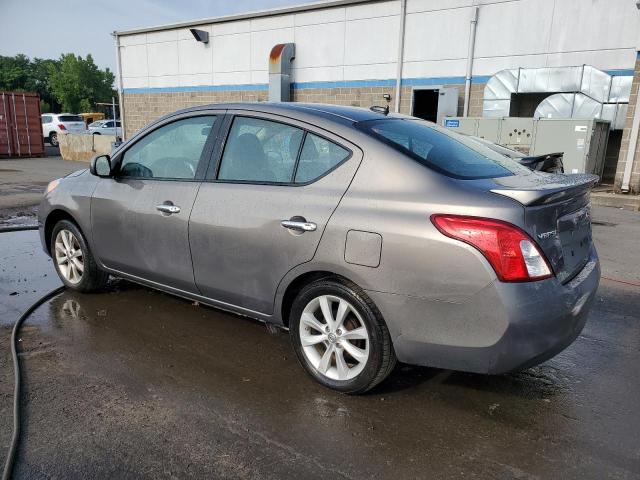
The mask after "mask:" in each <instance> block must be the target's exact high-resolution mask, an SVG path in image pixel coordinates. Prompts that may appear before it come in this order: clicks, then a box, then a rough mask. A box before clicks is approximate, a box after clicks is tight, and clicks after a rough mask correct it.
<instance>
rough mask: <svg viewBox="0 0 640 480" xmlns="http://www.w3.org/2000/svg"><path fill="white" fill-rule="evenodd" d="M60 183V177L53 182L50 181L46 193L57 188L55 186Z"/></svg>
mask: <svg viewBox="0 0 640 480" xmlns="http://www.w3.org/2000/svg"><path fill="white" fill-rule="evenodd" d="M59 184H60V179H59V178H58V179H57V180H54V181H53V182H49V185H47V189H46V190H45V192H44V193H45V195H46V194H47V193H51V192H53V191H54V190H55V188H56V187H57V186H58V185H59Z"/></svg>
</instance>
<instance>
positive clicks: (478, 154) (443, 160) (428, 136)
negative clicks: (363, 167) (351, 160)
mask: <svg viewBox="0 0 640 480" xmlns="http://www.w3.org/2000/svg"><path fill="white" fill-rule="evenodd" d="M357 127H358V128H360V129H362V130H364V131H365V132H366V133H368V134H370V135H372V136H373V137H375V138H378V139H379V140H381V141H383V142H384V143H386V144H388V145H390V146H392V147H393V148H395V149H396V150H398V151H400V152H402V153H405V154H407V155H409V156H410V157H412V158H413V159H415V160H417V161H418V162H419V163H421V164H423V165H424V166H426V167H429V168H431V169H433V170H436V171H438V172H440V173H443V174H445V175H447V176H450V177H454V178H460V179H477V178H495V177H505V176H510V175H516V174H526V173H530V171H529V170H528V169H527V168H526V167H523V166H522V165H520V164H519V163H517V162H515V161H514V160H512V159H510V158H507V157H505V156H503V155H500V154H499V153H497V152H495V151H493V150H491V149H490V148H488V147H486V146H484V145H481V144H480V143H479V142H475V141H473V140H472V139H469V138H466V137H465V136H463V135H460V134H457V133H455V132H451V131H449V130H447V129H445V128H442V127H439V126H437V125H432V124H429V123H426V122H423V121H420V120H410V119H400V118H388V119H384V120H371V121H364V122H360V123H358V124H357Z"/></svg>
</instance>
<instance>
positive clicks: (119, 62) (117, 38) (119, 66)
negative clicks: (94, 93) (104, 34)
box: [112, 32, 127, 142]
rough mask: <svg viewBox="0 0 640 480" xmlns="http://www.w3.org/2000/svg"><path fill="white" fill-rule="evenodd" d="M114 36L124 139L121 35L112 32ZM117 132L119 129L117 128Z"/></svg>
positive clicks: (124, 135)
mask: <svg viewBox="0 0 640 480" xmlns="http://www.w3.org/2000/svg"><path fill="white" fill-rule="evenodd" d="M112 35H113V38H114V40H115V44H116V78H117V79H118V85H117V87H118V88H117V90H118V107H119V108H120V128H121V129H122V141H123V142H124V141H125V140H126V135H127V133H126V125H125V119H124V98H123V94H124V92H123V86H122V60H121V55H120V36H119V35H118V33H117V32H113V33H112ZM113 116H114V117H115V116H116V114H115V111H114V112H113ZM116 133H117V129H116Z"/></svg>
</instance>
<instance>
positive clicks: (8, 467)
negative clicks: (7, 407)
mask: <svg viewBox="0 0 640 480" xmlns="http://www.w3.org/2000/svg"><path fill="white" fill-rule="evenodd" d="M37 229H38V226H37V225H36V226H19V227H8V228H4V227H3V228H1V229H0V232H15V231H22V230H37ZM64 289H65V287H64V286H61V287H58V288H56V289H54V290H51V291H50V292H49V293H47V294H45V295H43V296H42V297H40V298H39V299H38V300H36V302H35V303H34V304H32V305H31V306H30V307H29V308H28V309H27V310H26V311H25V312H24V313H23V314H22V315H20V318H18V320H17V321H16V323H15V324H14V325H13V330H12V331H11V357H12V359H13V377H14V386H13V435H12V436H11V444H10V445H9V451H8V452H7V460H6V461H5V464H4V470H3V471H2V480H9V479H10V478H11V473H12V472H13V463H14V460H15V458H16V451H17V450H18V440H19V439H20V362H19V361H18V351H17V348H16V338H17V336H18V331H19V330H20V325H22V322H24V321H25V319H26V318H27V317H28V316H29V315H31V314H32V313H33V312H34V311H35V309H36V308H38V307H39V306H40V305H42V304H43V303H44V302H46V301H47V300H49V299H51V298H53V297H55V296H56V295H58V294H59V293H60V292H62V291H63V290H64Z"/></svg>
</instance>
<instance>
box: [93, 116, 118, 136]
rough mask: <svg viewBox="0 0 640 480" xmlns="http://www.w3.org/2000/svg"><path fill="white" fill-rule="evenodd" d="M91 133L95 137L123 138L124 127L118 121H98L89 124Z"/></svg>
mask: <svg viewBox="0 0 640 480" xmlns="http://www.w3.org/2000/svg"><path fill="white" fill-rule="evenodd" d="M89 133H91V134H93V135H116V136H118V137H122V126H121V124H120V121H119V120H117V121H115V125H114V121H113V120H98V121H97V122H93V123H91V124H89Z"/></svg>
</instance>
